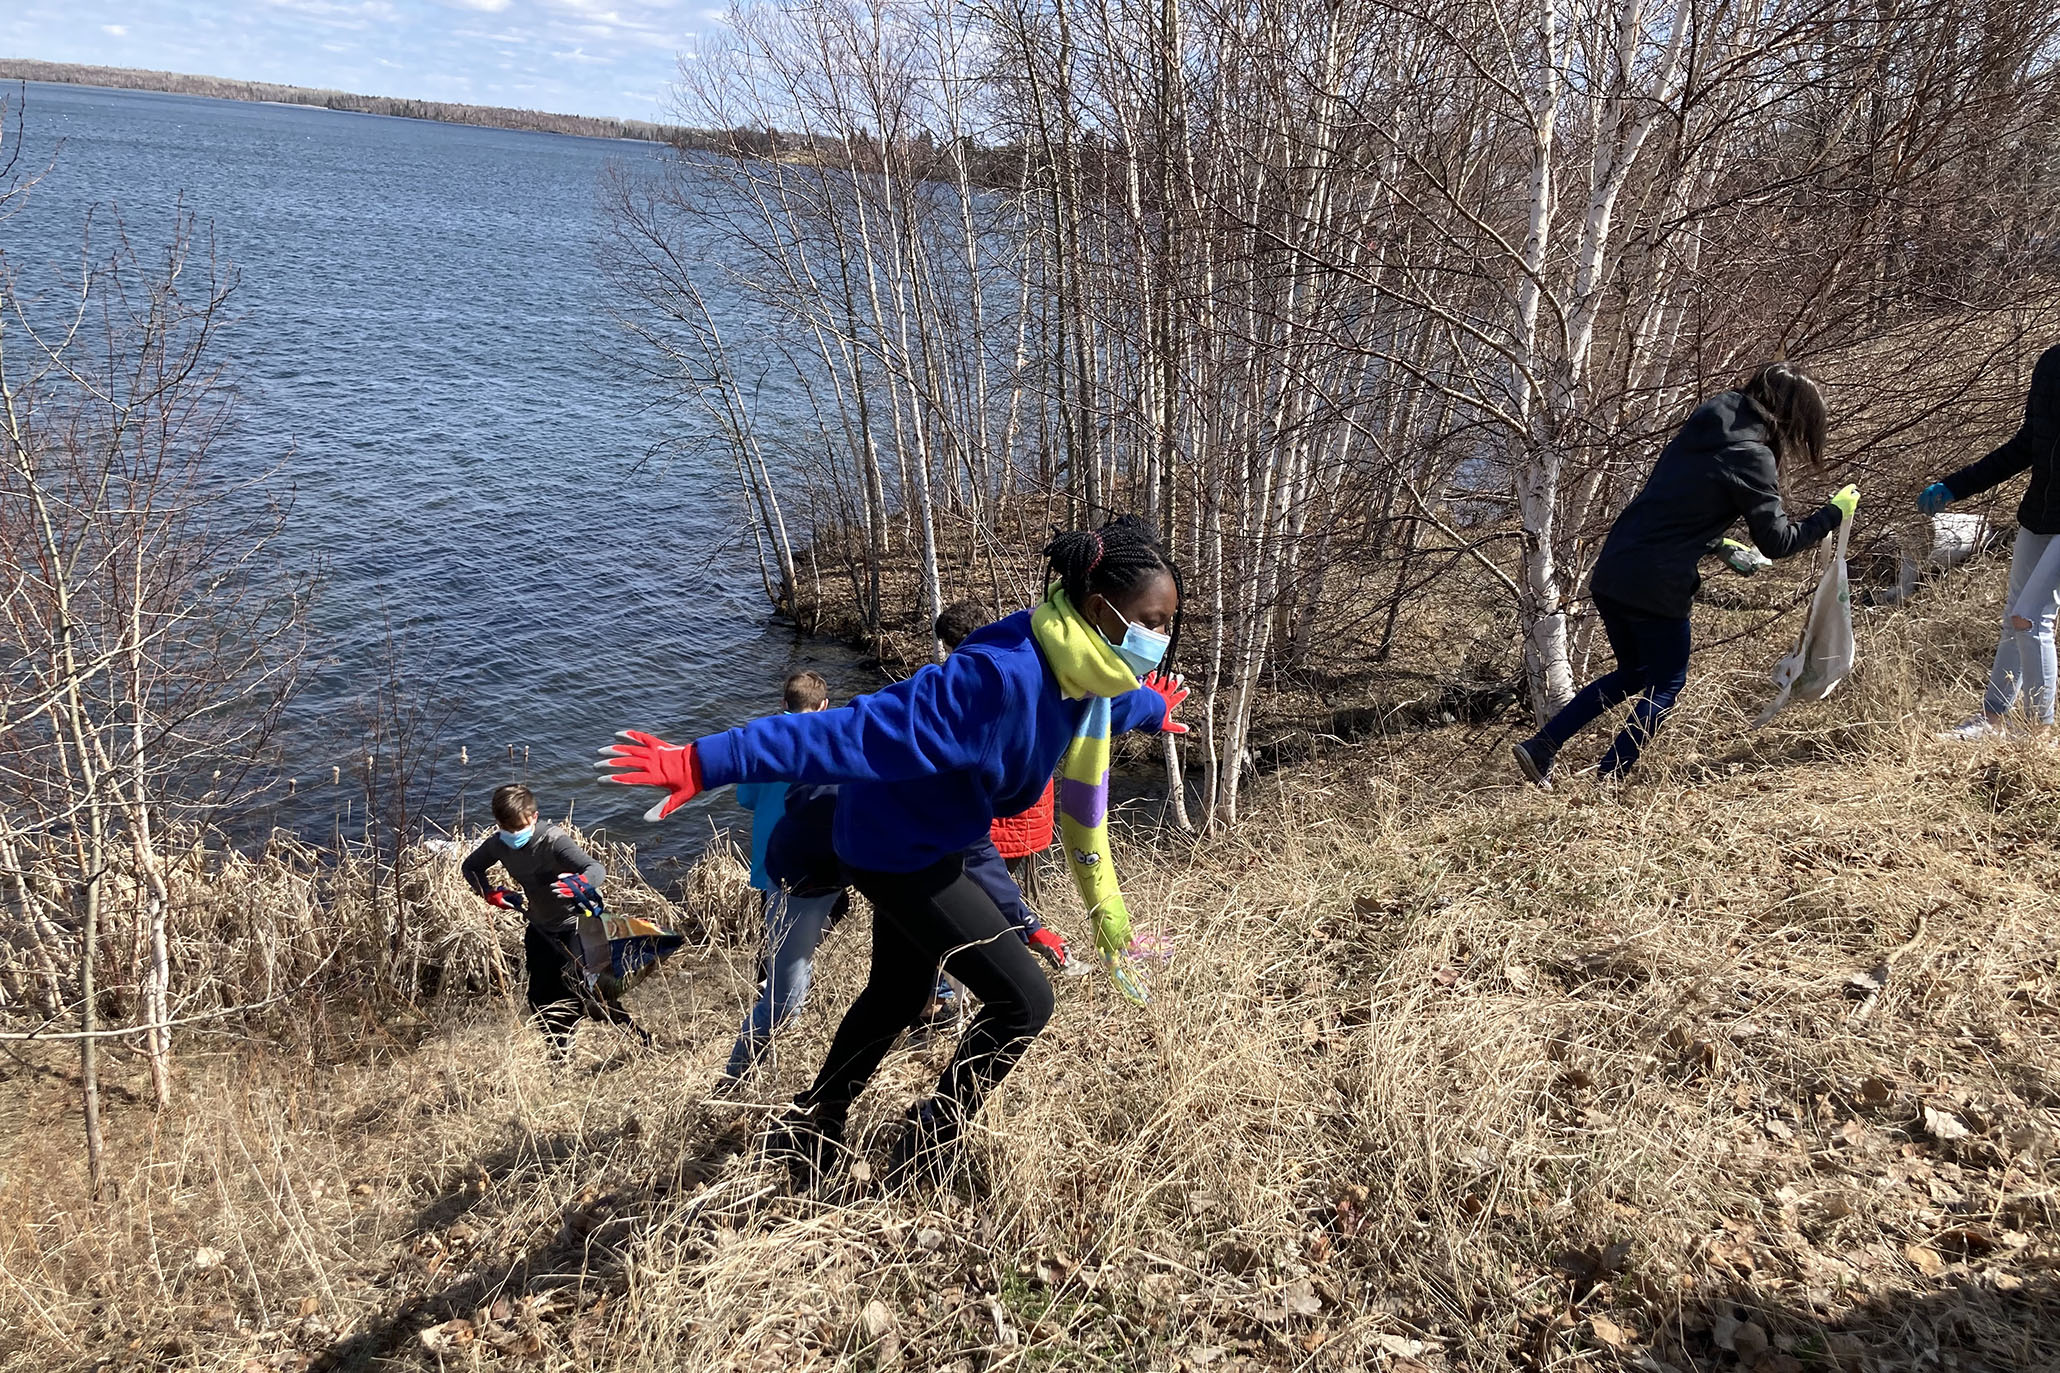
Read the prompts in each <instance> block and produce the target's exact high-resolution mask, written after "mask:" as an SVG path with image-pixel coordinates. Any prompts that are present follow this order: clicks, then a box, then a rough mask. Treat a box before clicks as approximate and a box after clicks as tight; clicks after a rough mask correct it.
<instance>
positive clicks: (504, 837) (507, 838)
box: [501, 823, 536, 849]
mask: <svg viewBox="0 0 2060 1373" xmlns="http://www.w3.org/2000/svg"><path fill="white" fill-rule="evenodd" d="M535 833H536V825H535V824H534V823H531V824H527V825H524V826H523V827H522V828H521V829H519V830H502V831H501V842H502V843H503V844H506V845H507V846H508V847H509V848H511V849H519V848H521V847H522V846H523V845H524V844H527V843H528V842H529V841H530V837H531V836H532V835H534V834H535Z"/></svg>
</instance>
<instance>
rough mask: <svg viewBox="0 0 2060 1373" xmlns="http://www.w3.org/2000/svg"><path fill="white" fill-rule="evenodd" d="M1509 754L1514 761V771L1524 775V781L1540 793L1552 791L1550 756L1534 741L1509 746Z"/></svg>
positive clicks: (1529, 740) (1527, 740)
mask: <svg viewBox="0 0 2060 1373" xmlns="http://www.w3.org/2000/svg"><path fill="white" fill-rule="evenodd" d="M1509 753H1510V756H1511V757H1512V758H1514V759H1516V770H1517V771H1518V772H1521V773H1522V774H1523V775H1524V780H1525V781H1527V782H1529V783H1530V784H1531V785H1532V786H1534V787H1536V788H1537V789H1538V790H1540V791H1551V790H1552V755H1551V754H1549V753H1547V752H1545V750H1544V748H1543V747H1542V746H1541V745H1540V744H1539V743H1538V741H1537V740H1536V739H1526V740H1524V741H1523V742H1522V743H1520V744H1511V745H1510V746H1509ZM1541 759H1542V760H1543V761H1542V762H1541V761H1540V760H1541Z"/></svg>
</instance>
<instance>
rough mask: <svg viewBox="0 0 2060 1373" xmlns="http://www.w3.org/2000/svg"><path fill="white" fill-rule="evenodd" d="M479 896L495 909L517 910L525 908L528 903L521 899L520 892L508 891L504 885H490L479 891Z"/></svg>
mask: <svg viewBox="0 0 2060 1373" xmlns="http://www.w3.org/2000/svg"><path fill="white" fill-rule="evenodd" d="M479 896H480V899H481V900H482V901H484V902H486V904H487V905H489V906H492V907H494V908H495V909H496V910H503V911H519V910H523V909H525V908H526V907H527V906H528V904H529V903H528V902H526V901H524V900H523V899H522V893H521V892H519V891H510V890H509V889H508V888H506V887H490V888H488V889H487V890H485V891H483V892H481V893H480V894H479Z"/></svg>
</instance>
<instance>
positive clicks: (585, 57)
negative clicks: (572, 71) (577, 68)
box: [551, 48, 615, 63]
mask: <svg viewBox="0 0 2060 1373" xmlns="http://www.w3.org/2000/svg"><path fill="white" fill-rule="evenodd" d="M551 56H553V57H555V58H557V59H558V60H559V61H560V62H600V63H607V62H613V61H614V60H615V59H614V58H612V57H596V56H594V55H593V54H592V53H590V52H588V51H587V50H586V49H585V48H574V49H573V50H572V51H571V52H554V53H552V54H551Z"/></svg>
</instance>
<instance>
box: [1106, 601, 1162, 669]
mask: <svg viewBox="0 0 2060 1373" xmlns="http://www.w3.org/2000/svg"><path fill="white" fill-rule="evenodd" d="M1103 604H1104V605H1107V604H1108V603H1107V602H1106V601H1104V602H1103ZM1109 611H1110V613H1112V614H1113V615H1115V617H1116V618H1117V619H1119V620H1123V642H1122V643H1120V644H1118V643H1111V644H1110V645H1109V647H1110V648H1113V649H1115V650H1116V656H1117V657H1119V658H1121V659H1122V660H1123V661H1124V662H1125V663H1126V664H1128V665H1129V667H1130V670H1131V671H1132V672H1135V673H1136V674H1137V675H1138V676H1140V677H1142V676H1144V675H1145V674H1146V673H1147V672H1150V671H1151V670H1152V669H1153V668H1155V667H1157V666H1158V665H1159V664H1160V663H1162V662H1164V661H1165V660H1166V646H1167V645H1168V644H1170V643H1172V642H1173V636H1172V635H1170V634H1161V633H1159V631H1157V630H1156V629H1146V628H1145V627H1144V626H1143V625H1140V624H1132V623H1131V622H1130V621H1129V620H1125V619H1123V612H1122V611H1120V610H1117V609H1116V607H1114V606H1109ZM1108 637H1109V636H1108V635H1106V634H1104V635H1102V638H1104V639H1107V638H1108Z"/></svg>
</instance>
